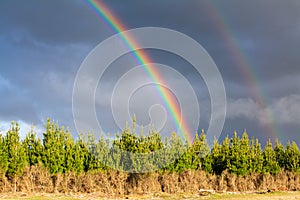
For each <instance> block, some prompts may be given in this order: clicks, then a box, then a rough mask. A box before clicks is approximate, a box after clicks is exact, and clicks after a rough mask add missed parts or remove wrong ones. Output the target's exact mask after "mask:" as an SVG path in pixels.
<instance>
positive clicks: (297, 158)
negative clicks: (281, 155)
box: [285, 142, 300, 172]
mask: <svg viewBox="0 0 300 200" xmlns="http://www.w3.org/2000/svg"><path fill="white" fill-rule="evenodd" d="M285 158H286V161H285V169H286V170H288V171H292V172H299V171H300V153H299V149H298V146H297V144H296V143H295V142H292V143H290V142H288V143H287V145H286V150H285Z"/></svg>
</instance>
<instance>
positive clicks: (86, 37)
mask: <svg viewBox="0 0 300 200" xmlns="http://www.w3.org/2000/svg"><path fill="white" fill-rule="evenodd" d="M0 24H1V27H2V28H1V29H2V31H0V34H3V33H5V34H9V37H11V38H14V37H19V38H21V39H22V37H26V34H28V35H27V37H31V38H30V39H32V40H35V41H39V42H43V43H52V44H53V43H54V44H60V45H62V44H66V43H80V42H94V43H95V42H98V41H99V40H101V39H103V36H107V35H108V33H109V32H108V31H107V29H106V27H105V26H102V25H101V22H100V21H99V19H97V17H95V14H94V13H93V12H91V10H90V9H88V7H87V6H85V4H84V3H83V1H79V0H75V1H73V0H63V1H61V0H51V1H39V0H28V1H26V2H22V1H19V0H10V1H1V2H0ZM99 24H100V25H99ZM20 34H21V35H20ZM25 39H26V38H25ZM23 41H24V40H23Z"/></svg>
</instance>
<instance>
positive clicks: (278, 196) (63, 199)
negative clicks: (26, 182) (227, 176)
mask: <svg viewBox="0 0 300 200" xmlns="http://www.w3.org/2000/svg"><path fill="white" fill-rule="evenodd" d="M0 198H1V199H20V200H27V199H28V200H39V199H41V200H78V199H91V200H92V199H170V200H173V199H174V200H177V199H178V200H179V199H191V200H192V199H220V200H222V199H229V200H232V199H233V200H238V199H242V200H256V199H257V200H285V199H286V200H292V199H299V200H300V192H274V193H266V194H214V195H209V196H200V195H189V194H177V195H169V194H155V195H141V196H136V195H135V196H130V195H129V196H120V197H115V198H108V197H105V196H103V195H99V194H71V195H62V194H35V195H33V194H31V195H27V194H25V193H17V194H13V193H8V194H1V195H0Z"/></svg>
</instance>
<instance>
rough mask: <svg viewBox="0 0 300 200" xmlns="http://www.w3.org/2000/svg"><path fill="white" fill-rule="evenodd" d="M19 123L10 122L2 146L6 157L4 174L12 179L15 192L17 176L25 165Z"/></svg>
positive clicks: (21, 172)
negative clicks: (6, 163) (6, 166)
mask: <svg viewBox="0 0 300 200" xmlns="http://www.w3.org/2000/svg"><path fill="white" fill-rule="evenodd" d="M19 130H20V129H19V124H18V123H15V122H12V123H11V127H10V130H9V131H8V132H7V133H6V136H5V138H4V147H5V151H6V155H7V158H8V168H7V171H6V174H7V176H8V177H11V178H12V179H13V180H14V191H15V192H16V185H17V178H18V177H19V176H20V175H22V174H23V171H24V169H25V167H26V165H27V162H26V160H27V158H26V153H25V150H24V149H23V148H22V143H21V141H20V135H19Z"/></svg>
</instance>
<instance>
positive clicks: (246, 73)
mask: <svg viewBox="0 0 300 200" xmlns="http://www.w3.org/2000/svg"><path fill="white" fill-rule="evenodd" d="M201 5H205V8H206V10H208V13H209V17H210V20H212V24H214V25H215V26H216V28H217V29H218V31H219V33H220V36H221V37H222V40H223V41H224V42H225V44H226V47H227V49H228V50H229V52H230V54H231V55H232V56H233V59H234V62H235V63H236V65H237V66H238V67H237V69H238V70H239V71H240V73H241V74H242V75H243V77H244V79H245V82H246V84H247V85H248V87H249V88H250V90H251V93H252V94H253V95H254V97H255V101H256V102H257V103H258V104H259V105H260V106H262V107H267V101H268V97H267V96H266V95H264V92H263V91H262V89H261V88H260V87H259V79H258V78H257V75H256V74H255V71H254V70H253V71H252V70H250V69H251V66H252V63H251V62H250V60H249V59H248V58H247V56H246V54H245V53H243V50H242V49H241V48H240V45H239V42H238V41H237V40H236V39H235V38H236V37H235V36H234V33H233V32H232V30H231V27H230V24H229V23H228V22H227V20H226V18H225V15H224V14H222V12H221V9H220V8H218V5H217V3H216V2H213V1H209V2H207V3H204V4H201ZM264 114H265V115H266V117H267V118H269V119H271V121H274V120H273V115H272V113H271V112H270V111H269V112H266V113H264ZM264 127H265V129H266V131H267V132H268V134H269V135H270V136H274V134H276V135H277V136H279V131H278V129H279V128H278V127H277V125H276V124H275V123H274V122H272V123H266V124H265V126H264Z"/></svg>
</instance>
